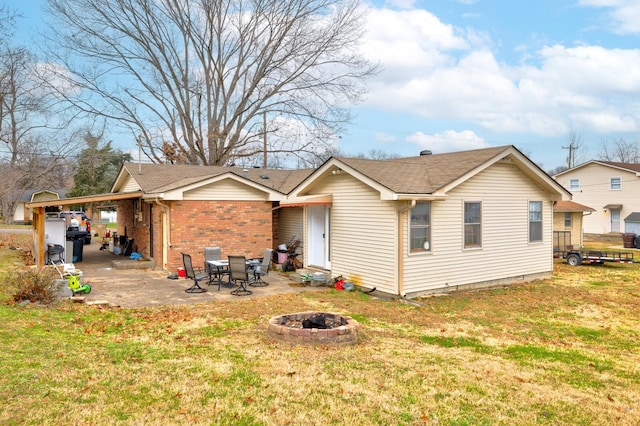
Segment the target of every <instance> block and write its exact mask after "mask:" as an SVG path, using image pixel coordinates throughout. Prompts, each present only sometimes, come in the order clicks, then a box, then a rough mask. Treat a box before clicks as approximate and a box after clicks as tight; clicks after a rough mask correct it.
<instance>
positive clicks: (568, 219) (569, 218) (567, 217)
mask: <svg viewBox="0 0 640 426" xmlns="http://www.w3.org/2000/svg"><path fill="white" fill-rule="evenodd" d="M572 219H573V215H572V214H571V213H569V212H566V213H565V214H564V227H565V228H571V226H573V220H572Z"/></svg>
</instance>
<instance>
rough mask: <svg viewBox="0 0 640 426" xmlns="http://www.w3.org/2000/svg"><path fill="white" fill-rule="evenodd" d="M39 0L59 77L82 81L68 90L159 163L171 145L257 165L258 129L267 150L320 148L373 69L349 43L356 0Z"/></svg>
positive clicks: (199, 158)
mask: <svg viewBox="0 0 640 426" xmlns="http://www.w3.org/2000/svg"><path fill="white" fill-rule="evenodd" d="M47 3H48V5H49V10H50V12H51V15H52V16H53V17H54V18H55V20H54V21H53V26H52V28H51V32H50V40H51V41H54V42H55V43H56V44H57V45H59V46H61V49H59V50H58V51H57V52H58V54H56V60H58V61H60V63H62V64H64V66H65V67H66V68H67V69H68V70H70V74H61V77H66V78H68V79H69V80H68V81H69V82H70V83H71V84H73V86H74V87H76V88H77V89H78V91H77V92H76V94H77V95H78V96H75V97H73V98H72V97H69V96H67V98H68V99H69V100H70V101H72V102H73V103H74V105H75V106H76V107H79V108H80V109H81V110H82V111H84V112H86V113H88V114H92V115H98V116H102V117H107V118H109V119H111V120H115V121H116V122H118V123H119V124H120V125H122V126H124V127H126V128H127V129H128V130H130V131H131V133H132V140H133V139H134V137H135V138H138V139H139V140H141V141H142V142H143V144H144V149H145V154H146V155H147V156H149V157H150V158H151V159H152V160H154V161H156V162H165V161H167V159H166V158H165V156H164V154H163V152H166V150H167V147H174V148H175V147H177V148H178V150H177V151H182V152H183V154H184V157H185V158H186V159H187V161H188V162H190V163H193V164H205V165H225V164H229V163H232V162H241V161H246V159H247V158H251V159H252V160H253V159H254V158H255V159H256V162H257V164H261V163H262V156H261V153H262V151H263V136H264V132H267V133H268V134H269V138H268V140H269V147H268V150H269V152H270V153H271V154H274V155H275V154H278V153H286V154H288V155H294V156H305V155H307V154H310V153H315V152H319V151H324V150H325V149H326V148H325V145H326V144H327V142H326V141H327V140H328V137H329V136H331V135H335V134H336V132H339V131H340V130H341V129H342V128H343V127H344V125H345V124H346V123H348V122H349V120H350V115H349V111H348V109H347V108H346V107H347V106H348V105H349V104H350V103H353V102H357V101H358V100H360V98H361V97H362V95H363V94H364V91H365V87H364V83H365V81H366V79H367V77H369V76H371V75H372V74H374V73H375V72H376V71H377V67H376V66H374V65H372V64H370V63H369V62H367V61H366V60H365V59H363V57H362V56H361V55H359V54H358V52H357V48H358V43H359V41H360V37H361V35H362V31H363V28H364V27H363V24H364V22H363V13H364V9H363V8H361V7H360V5H359V0H246V1H245V0H47ZM67 95H68V93H67ZM264 114H266V117H267V118H268V124H267V126H266V127H267V128H266V129H265V128H263V127H264V125H263V118H264ZM291 129H297V131H292V130H291ZM301 133H304V134H305V138H304V140H303V141H301V140H295V143H293V144H292V143H291V137H292V135H294V137H295V135H299V134H301ZM177 151H176V150H175V149H174V150H173V151H172V152H173V154H172V155H174V157H172V158H175V156H178V157H180V153H179V152H177ZM243 159H245V160H243ZM172 161H173V159H172Z"/></svg>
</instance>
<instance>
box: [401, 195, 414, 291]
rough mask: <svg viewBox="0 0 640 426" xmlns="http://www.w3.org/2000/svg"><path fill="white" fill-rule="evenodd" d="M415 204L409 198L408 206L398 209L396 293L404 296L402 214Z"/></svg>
mask: <svg viewBox="0 0 640 426" xmlns="http://www.w3.org/2000/svg"><path fill="white" fill-rule="evenodd" d="M415 206H416V200H415V199H414V200H411V202H410V203H409V205H408V206H405V207H403V208H401V209H400V210H398V295H400V296H402V297H404V294H403V293H404V241H403V238H402V236H403V232H402V231H403V226H402V225H403V220H402V219H403V216H404V214H405V213H406V212H408V211H409V210H411V209H412V208H414V207H415Z"/></svg>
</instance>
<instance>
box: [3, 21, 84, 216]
mask: <svg viewBox="0 0 640 426" xmlns="http://www.w3.org/2000/svg"><path fill="white" fill-rule="evenodd" d="M3 12H4V11H3V10H0V14H2V13H3ZM3 16H6V15H3ZM12 16H14V15H12ZM5 19H13V18H5ZM0 23H1V24H2V28H0V32H4V33H5V35H6V36H7V38H4V39H3V40H2V43H0V168H1V169H2V179H0V215H1V216H2V218H3V219H4V220H5V221H8V222H11V221H12V220H13V216H14V211H15V207H16V204H17V202H18V201H20V199H21V197H22V195H23V194H24V193H25V191H26V190H28V189H54V188H60V187H62V186H64V184H65V182H64V179H60V176H64V175H65V173H64V170H65V168H66V165H67V162H66V161H65V160H64V158H65V157H67V156H68V155H69V154H70V153H71V152H72V151H73V149H74V145H73V144H70V143H68V142H69V140H68V139H65V133H64V131H63V130H62V129H63V128H66V127H67V124H68V122H64V123H60V122H59V119H62V118H64V117H65V114H64V110H59V109H58V108H57V106H58V105H57V103H56V100H55V98H53V97H51V96H50V95H51V93H48V92H46V91H44V90H43V89H42V85H41V84H40V81H41V79H42V78H45V77H44V76H42V75H40V70H39V69H38V67H37V66H36V65H37V64H36V62H35V60H34V58H33V56H32V55H31V54H30V53H29V52H28V51H27V50H26V49H25V48H21V47H15V46H12V45H11V43H10V42H9V40H8V37H10V31H9V29H8V28H9V27H8V26H5V22H4V21H3V19H0ZM54 123H58V124H57V125H56V124H54ZM54 175H55V176H56V179H52V177H53V176H54ZM54 185H55V186H54Z"/></svg>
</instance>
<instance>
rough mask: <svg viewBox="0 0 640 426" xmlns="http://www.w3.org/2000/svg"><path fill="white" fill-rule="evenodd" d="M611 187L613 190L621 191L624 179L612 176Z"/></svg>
mask: <svg viewBox="0 0 640 426" xmlns="http://www.w3.org/2000/svg"><path fill="white" fill-rule="evenodd" d="M609 182H610V186H609V187H610V189H611V190H612V191H619V190H621V189H622V179H621V178H619V177H612V178H611V179H610V180H609Z"/></svg>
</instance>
